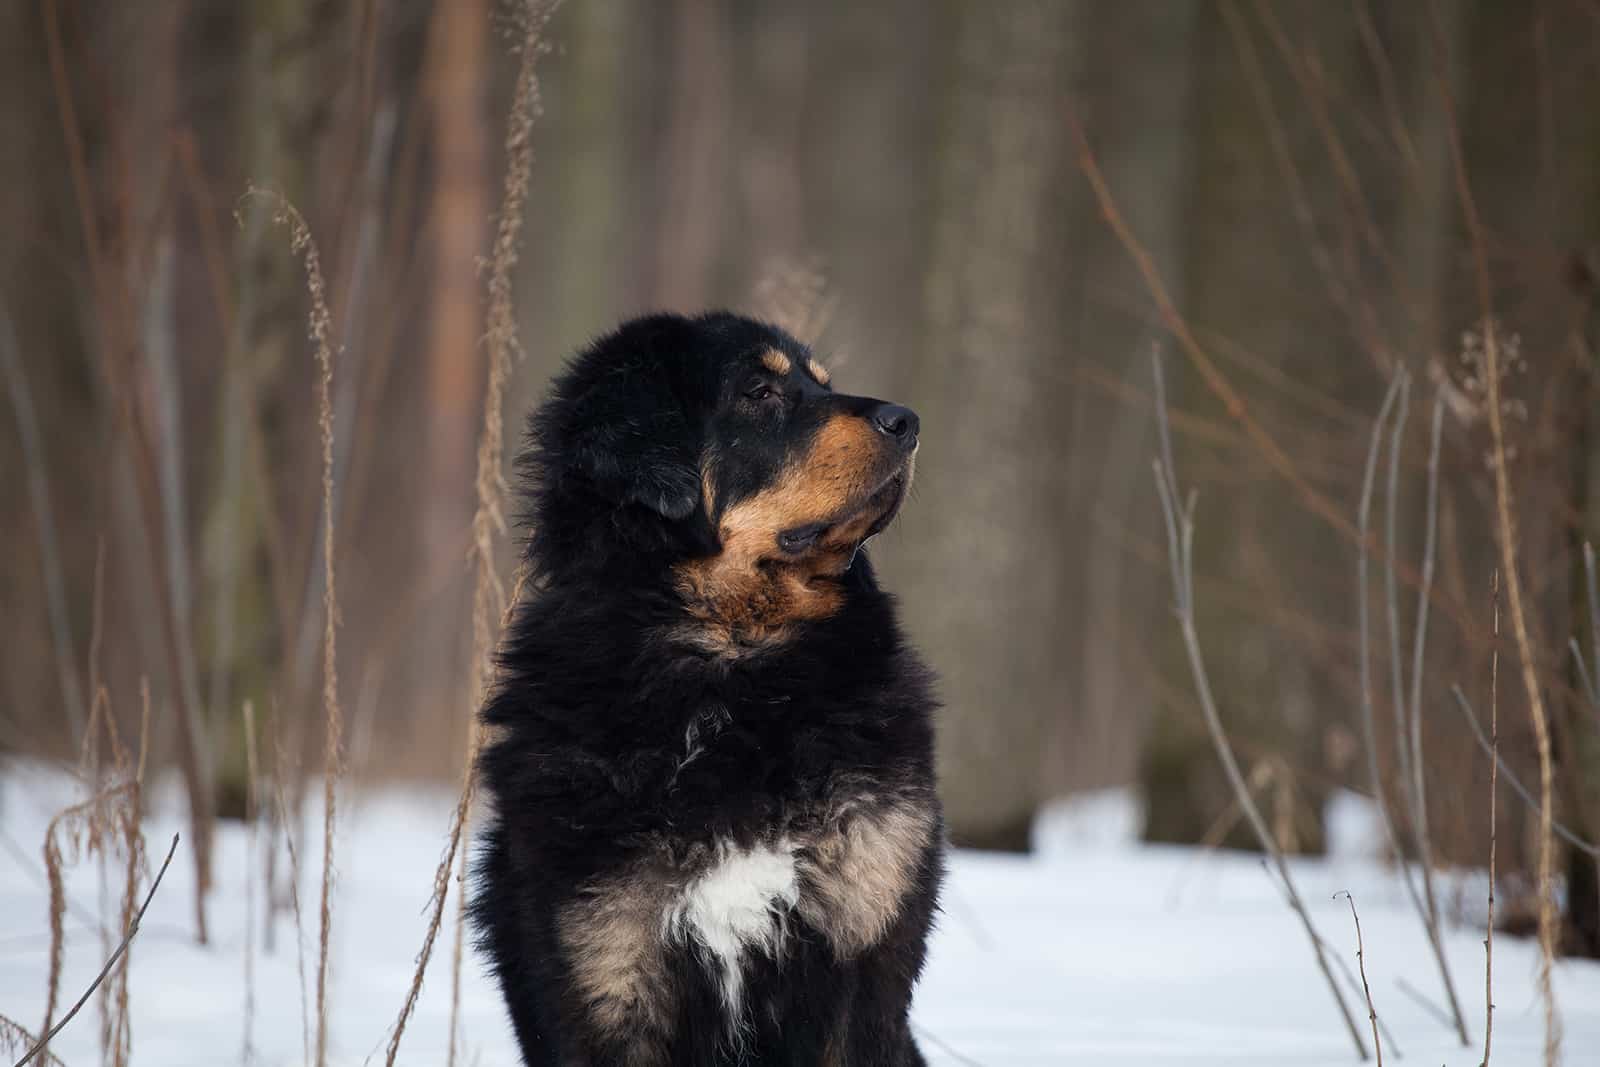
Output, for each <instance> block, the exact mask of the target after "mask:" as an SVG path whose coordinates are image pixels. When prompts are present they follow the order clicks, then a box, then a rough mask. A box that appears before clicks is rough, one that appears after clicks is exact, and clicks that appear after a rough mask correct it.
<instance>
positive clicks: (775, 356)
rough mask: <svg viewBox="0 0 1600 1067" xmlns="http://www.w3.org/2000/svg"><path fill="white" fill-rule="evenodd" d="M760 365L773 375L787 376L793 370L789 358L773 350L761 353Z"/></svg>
mask: <svg viewBox="0 0 1600 1067" xmlns="http://www.w3.org/2000/svg"><path fill="white" fill-rule="evenodd" d="M761 365H762V366H763V367H765V368H767V369H768V370H769V371H771V372H772V373H773V374H788V373H789V372H790V371H791V370H793V369H794V364H793V363H791V362H790V361H789V357H788V356H786V355H784V354H783V353H782V352H779V351H778V350H777V349H775V348H769V349H767V350H766V351H765V352H763V353H761Z"/></svg>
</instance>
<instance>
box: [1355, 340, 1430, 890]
mask: <svg viewBox="0 0 1600 1067" xmlns="http://www.w3.org/2000/svg"><path fill="white" fill-rule="evenodd" d="M1395 381H1396V382H1397V383H1398V384H1399V387H1400V395H1399V396H1398V397H1396V398H1395V404H1396V409H1395V415H1394V424H1393V426H1392V428H1391V429H1390V431H1389V466H1388V477H1387V478H1386V479H1385V485H1384V498H1383V499H1384V508H1383V511H1384V515H1383V550H1384V555H1385V557H1386V558H1387V559H1388V560H1394V559H1396V558H1398V550H1399V535H1398V532H1397V531H1398V527H1399V521H1398V519H1397V517H1396V515H1397V513H1398V512H1399V510H1400V507H1399V504H1400V452H1401V450H1402V448H1403V447H1404V437H1405V429H1406V415H1407V414H1409V412H1410V407H1411V373H1410V371H1408V370H1406V369H1405V368H1403V367H1402V368H1401V369H1400V370H1399V371H1398V373H1396V375H1395ZM1380 422H1381V420H1380ZM1374 432H1376V431H1374ZM1366 590H1367V587H1366V585H1365V583H1363V584H1362V586H1361V588H1360V590H1359V593H1360V595H1361V596H1362V597H1363V598H1365V597H1366V595H1367V592H1366ZM1383 600H1384V604H1385V606H1386V607H1387V609H1388V610H1387V616H1388V621H1389V681H1390V685H1391V687H1392V692H1393V696H1392V701H1393V703H1392V705H1391V706H1392V707H1393V708H1394V720H1395V734H1394V736H1395V760H1396V763H1397V767H1396V769H1397V770H1398V771H1399V773H1400V781H1401V783H1402V785H1403V786H1404V788H1403V789H1402V790H1401V795H1402V796H1405V797H1406V799H1407V804H1406V806H1407V808H1409V807H1410V806H1411V805H1410V798H1409V795H1408V794H1409V792H1410V789H1411V745H1410V740H1409V737H1408V735H1407V732H1406V701H1405V665H1404V661H1403V660H1401V658H1400V591H1399V589H1398V587H1397V586H1396V584H1395V574H1394V568H1393V567H1389V566H1386V567H1384V568H1383ZM1373 788H1374V789H1376V788H1377V783H1376V782H1374V783H1373ZM1429 914H1430V915H1431V914H1432V909H1430V910H1429Z"/></svg>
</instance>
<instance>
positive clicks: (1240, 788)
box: [1151, 353, 1368, 1060]
mask: <svg viewBox="0 0 1600 1067" xmlns="http://www.w3.org/2000/svg"><path fill="white" fill-rule="evenodd" d="M1151 361H1152V364H1153V366H1154V371H1155V387H1156V407H1157V409H1158V417H1157V419H1156V430H1157V433H1158V435H1159V439H1160V446H1161V458H1160V459H1158V460H1156V462H1155V474H1156V490H1157V493H1158V494H1159V495H1160V497H1161V513H1162V517H1163V518H1164V519H1165V521H1166V531H1167V559H1168V568H1169V571H1170V574H1171V577H1172V591H1173V600H1174V606H1173V610H1174V613H1175V614H1176V615H1177V618H1178V627H1179V631H1180V632H1181V634H1182V636H1183V644H1184V649H1185V651H1186V653H1187V655H1188V659H1189V669H1190V672H1191V673H1192V674H1193V676H1194V683H1195V692H1196V695H1197V696H1198V697H1199V700H1200V710H1201V713H1202V715H1203V717H1204V719H1205V724H1206V730H1207V732H1208V733H1209V734H1210V735H1211V741H1212V744H1213V745H1214V746H1215V748H1216V750H1217V757H1218V759H1219V760H1220V761H1221V763H1222V769H1223V772H1224V773H1225V774H1226V775H1227V778H1228V783H1229V785H1230V786H1231V787H1232V789H1233V793H1234V797H1235V799H1236V800H1237V801H1238V803H1239V807H1240V808H1241V809H1242V810H1243V811H1244V814H1245V818H1246V820H1247V821H1248V822H1249V824H1250V828H1251V830H1252V831H1254V833H1255V836H1256V840H1257V842H1258V843H1259V844H1260V845H1261V849H1262V851H1263V852H1265V853H1266V854H1267V857H1268V858H1269V860H1270V861H1271V870H1272V872H1273V873H1274V874H1276V875H1277V877H1278V881H1279V883H1280V885H1281V888H1282V889H1283V892H1284V895H1285V897H1286V898H1287V899H1288V901H1289V906H1290V908H1291V909H1292V910H1293V911H1294V913H1295V916H1296V917H1297V918H1298V919H1299V920H1300V924H1301V926H1302V927H1303V928H1304V930H1305V933H1306V939H1307V940H1308V941H1310V943H1311V952H1312V955H1313V956H1314V957H1315V959H1316V964H1317V969H1318V970H1319V971H1321V972H1322V977H1323V979H1324V980H1325V981H1326V982H1327V984H1328V991H1329V992H1330V993H1332V994H1333V999H1334V1002H1335V1004H1337V1006H1338V1008H1339V1014H1340V1017H1341V1018H1342V1019H1343V1020H1344V1024H1345V1029H1346V1030H1347V1031H1348V1032H1349V1034H1350V1040H1351V1042H1352V1043H1353V1044H1354V1045H1355V1047H1356V1054H1357V1055H1358V1056H1360V1058H1361V1059H1363V1060H1365V1059H1367V1058H1368V1057H1367V1045H1366V1042H1365V1041H1364V1040H1363V1039H1362V1037H1361V1031H1360V1029H1359V1028H1358V1027H1357V1025H1356V1020H1355V1016H1354V1015H1353V1014H1351V1011H1350V1007H1349V1005H1347V1004H1346V1003H1345V1000H1344V994H1342V993H1341V992H1339V984H1338V982H1337V981H1335V979H1334V977H1333V971H1332V970H1331V969H1330V968H1329V966H1328V956H1327V952H1326V945H1325V943H1324V942H1323V940H1322V938H1321V936H1320V935H1318V933H1317V930H1316V927H1315V926H1314V925H1313V924H1312V922H1311V914H1310V912H1308V911H1307V910H1306V907H1305V903H1304V901H1302V900H1301V898H1300V892H1299V890H1298V889H1296V888H1295V884H1294V879H1293V878H1292V877H1291V875H1290V873H1289V865H1288V863H1287V862H1286V861H1285V860H1284V858H1283V852H1282V851H1281V850H1280V849H1279V848H1278V845H1277V842H1276V841H1275V840H1274V839H1273V836H1272V831H1271V830H1270V829H1268V827H1267V822H1266V820H1265V819H1264V818H1263V817H1262V815H1261V811H1260V809H1259V808H1257V807H1256V802H1255V798H1254V797H1253V796H1251V794H1250V787H1249V785H1248V784H1247V783H1246V782H1245V778H1244V774H1243V773H1242V772H1241V771H1240V770H1239V761H1238V759H1237V758H1236V757H1235V756H1234V754H1233V746H1232V745H1231V744H1230V743H1229V741H1228V736H1227V732H1226V731H1225V730H1224V729H1223V726H1222V717H1221V715H1220V714H1219V713H1218V711H1217V704H1216V698H1215V697H1214V695H1213V694H1212V692H1211V680H1210V676H1209V675H1208V673H1207V671H1206V665H1205V657H1204V656H1203V655H1202V653H1201V650H1200V633H1199V629H1198V627H1197V625H1196V623H1195V616H1194V555H1193V551H1192V546H1193V541H1194V496H1193V494H1192V493H1191V494H1190V495H1189V496H1188V497H1187V498H1185V497H1184V496H1183V494H1182V493H1181V491H1180V489H1179V486H1178V480H1177V474H1176V473H1175V468H1174V466H1173V461H1172V435H1171V433H1170V432H1169V431H1168V428H1167V422H1166V418H1165V413H1166V410H1167V387H1166V376H1165V374H1164V372H1163V370H1162V366H1161V357H1160V354H1159V353H1156V354H1153V355H1152V360H1151Z"/></svg>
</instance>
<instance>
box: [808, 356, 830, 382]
mask: <svg viewBox="0 0 1600 1067" xmlns="http://www.w3.org/2000/svg"><path fill="white" fill-rule="evenodd" d="M806 370H808V371H810V372H811V377H813V378H815V379H816V380H817V384H818V385H827V384H828V382H830V381H831V380H832V379H833V375H831V374H829V373H828V368H827V367H824V366H823V365H822V364H820V363H818V362H817V361H816V360H814V359H808V360H806Z"/></svg>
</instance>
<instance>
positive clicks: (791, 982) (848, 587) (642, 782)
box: [473, 314, 943, 1067]
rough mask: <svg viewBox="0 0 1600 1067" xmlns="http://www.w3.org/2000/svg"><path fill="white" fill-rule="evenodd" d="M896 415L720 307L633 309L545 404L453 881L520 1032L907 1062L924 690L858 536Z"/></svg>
mask: <svg viewBox="0 0 1600 1067" xmlns="http://www.w3.org/2000/svg"><path fill="white" fill-rule="evenodd" d="M917 432H918V422H917V416H916V415H915V414H913V413H912V412H911V411H910V410H909V409H907V408H904V407H899V406H897V405H894V404H886V403H882V402H880V401H877V400H870V399H866V398H863V397H854V396H845V395H843V394H840V393H836V392H834V391H833V390H832V389H831V388H830V386H829V382H828V374H827V372H826V371H825V370H824V369H823V368H822V367H821V366H820V365H819V364H818V363H817V362H816V361H815V360H814V359H813V358H812V357H811V354H810V353H809V352H808V351H807V349H806V348H805V346H803V345H801V344H800V343H799V342H797V341H796V340H794V338H792V337H790V336H788V335H787V334H785V333H783V332H782V331H780V330H777V329H775V328H773V327H771V326H767V325H764V324H762V323H758V322H754V321H751V320H749V319H745V318H740V317H738V316H734V315H729V314H713V315H706V316H702V317H699V318H694V319H688V318H681V317H678V316H668V315H661V316H654V317H650V318H644V319H639V320H636V321H633V322H630V323H628V324H627V325H625V326H623V327H622V328H621V329H620V330H618V331H617V332H616V333H613V334H611V335H610V336H607V337H604V338H602V339H601V340H599V341H597V342H595V343H594V344H593V345H591V346H590V347H589V348H588V349H586V350H585V351H583V352H582V353H580V354H579V355H578V357H577V358H576V359H575V360H574V361H573V362H572V364H571V365H570V366H569V368H568V369H567V371H566V372H565V373H564V374H563V375H562V376H561V377H559V378H558V379H557V381H556V383H555V386H554V390H553V393H552V395H551V397H550V399H549V400H547V401H546V402H545V404H544V405H543V406H542V407H541V408H540V409H539V410H538V412H537V413H536V414H535V415H534V417H533V420H532V425H531V443H530V447H529V448H528V450H527V453H526V454H525V456H524V457H523V461H522V462H523V466H524V469H525V473H526V475H527V478H528V493H529V501H528V503H529V505H530V514H529V519H530V521H531V524H532V532H531V536H530V540H529V544H528V549H527V553H528V563H529V564H530V566H531V568H532V572H533V581H532V583H531V586H530V587H531V588H533V589H534V590H535V592H533V593H532V594H530V595H529V596H528V597H527V598H526V599H525V600H524V601H523V602H522V603H521V604H519V605H518V606H517V608H516V612H515V615H514V618H513V621H512V622H511V625H510V628H509V631H508V633H507V636H506V640H505V643H504V647H503V671H502V681H501V684H500V685H499V687H498V690H497V691H496V692H495V693H494V695H493V696H492V698H491V699H490V700H489V702H488V704H487V706H486V707H485V708H484V710H483V718H484V721H485V723H486V724H487V726H488V727H489V728H490V730H491V731H492V735H493V741H492V744H491V745H490V746H489V747H488V748H487V749H486V751H485V753H484V756H483V759H482V763H481V766H480V771H481V774H482V781H483V782H484V784H485V785H486V786H487V788H488V790H489V792H490V794H491V795H492V798H493V807H494V814H493V822H492V824H491V825H490V827H489V829H488V830H487V831H486V832H485V835H484V840H483V848H482V852H481V860H480V863H479V867H478V872H477V876H478V877H477V886H476V897H475V899H474V902H473V918H474V920H475V922H476V925H477V929H478V931H479V933H480V944H481V946H482V948H483V949H484V950H485V951H486V952H487V954H488V956H489V957H490V960H491V961H492V964H493V968H494V971H495V974H496V975H497V976H498V978H499V980H500V984H501V987H502V989H503V991H504V993H505V997H506V1001H507V1003H508V1005H509V1008H510V1012H511V1017H512V1021H513V1023H514V1024H515V1027H516V1032H517V1039H518V1041H519V1042H520V1044H521V1047H522V1055H523V1058H524V1059H525V1060H526V1061H527V1062H528V1063H529V1064H550V1065H557V1064H559V1065H561V1067H605V1065H612V1064H617V1065H628V1067H657V1065H660V1067H666V1065H681V1067H705V1065H714V1064H792V1065H796V1067H799V1065H817V1064H829V1065H840V1067H844V1065H848V1067H879V1065H882V1067H902V1065H907V1064H920V1063H922V1062H923V1060H922V1057H921V1055H920V1054H919V1053H918V1051H917V1048H916V1045H915V1043H914V1041H913V1040H912V1037H911V1033H910V1027H909V1021H908V1018H907V1011H908V1008H909V1005H910V1000H911V990H912V986H913V984H914V983H915V981H916V979H917V975H918V973H919V971H920V970H921V968H922V961H923V954H924V942H925V940H926V938H927V934H928V928H929V924H930V921H931V919H932V916H933V914H934V911H935V908H936V899H937V895H938V890H939V883H940V879H941V876H942V871H943V855H942V835H943V824H942V820H941V815H940V810H939V802H938V799H937V797H936V795H935V789H934V771H933V739H932V723H931V714H932V710H933V706H934V704H933V700H932V698H931V696H930V691H929V685H930V679H929V674H928V671H927V670H926V668H924V667H923V666H922V664H921V662H920V661H919V660H918V659H917V657H916V655H915V654H914V653H913V652H912V651H911V650H910V649H909V648H908V647H907V646H906V643H905V641H904V639H903V637H902V635H901V633H900V629H899V626H898V625H897V623H896V621H895V615H894V605H893V602H892V600H891V598H890V597H889V596H888V595H887V594H885V593H883V592H881V591H880V590H879V588H878V584H877V582H876V581H875V580H874V578H873V573H872V568H871V566H870V565H869V564H868V562H867V559H866V556H865V554H864V553H862V551H861V546H862V544H863V543H864V542H865V541H866V540H867V539H869V538H870V537H872V536H873V535H874V534H876V533H877V532H878V531H880V530H882V529H883V528H884V527H885V526H886V525H888V523H889V522H890V521H891V520H892V519H893V518H894V516H895V514H896V512H897V511H898V509H899V507H900V503H901V501H902V499H903V498H904V496H905V493H906V490H907V488H908V486H909V484H910V481H911V469H912V458H913V456H914V455H915V453H916V449H917Z"/></svg>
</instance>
